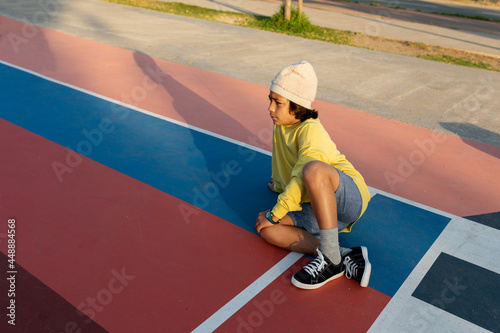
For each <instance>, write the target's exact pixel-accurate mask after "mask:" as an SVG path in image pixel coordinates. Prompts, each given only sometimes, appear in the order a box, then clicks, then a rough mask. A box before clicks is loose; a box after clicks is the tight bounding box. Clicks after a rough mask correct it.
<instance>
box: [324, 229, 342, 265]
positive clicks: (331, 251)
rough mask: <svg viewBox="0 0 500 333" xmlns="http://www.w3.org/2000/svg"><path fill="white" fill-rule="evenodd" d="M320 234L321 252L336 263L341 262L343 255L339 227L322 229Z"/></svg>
mask: <svg viewBox="0 0 500 333" xmlns="http://www.w3.org/2000/svg"><path fill="white" fill-rule="evenodd" d="M319 235H320V238H321V252H322V253H323V254H324V255H326V256H327V257H328V259H330V261H331V262H332V263H333V264H334V265H338V264H340V262H341V261H342V257H341V256H340V247H339V229H338V228H333V229H328V230H320V231H319Z"/></svg>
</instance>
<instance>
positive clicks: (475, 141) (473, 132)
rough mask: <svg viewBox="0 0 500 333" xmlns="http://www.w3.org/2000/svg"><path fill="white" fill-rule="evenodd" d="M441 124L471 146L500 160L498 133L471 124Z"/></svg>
mask: <svg viewBox="0 0 500 333" xmlns="http://www.w3.org/2000/svg"><path fill="white" fill-rule="evenodd" d="M439 124H440V125H441V126H442V127H443V128H444V129H446V130H448V131H450V132H453V133H455V134H456V135H458V136H459V137H460V138H462V140H463V142H464V143H466V144H468V145H469V146H471V147H474V148H476V149H477V150H480V151H483V152H485V153H487V154H489V155H491V156H493V157H496V158H499V159H500V135H499V134H498V133H495V132H492V131H490V130H487V129H484V128H481V127H479V126H476V125H473V124H469V123H453V122H439Z"/></svg>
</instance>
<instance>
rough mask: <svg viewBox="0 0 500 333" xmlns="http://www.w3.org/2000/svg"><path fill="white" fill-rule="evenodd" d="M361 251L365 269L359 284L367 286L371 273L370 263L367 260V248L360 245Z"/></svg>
mask: <svg viewBox="0 0 500 333" xmlns="http://www.w3.org/2000/svg"><path fill="white" fill-rule="evenodd" d="M361 252H362V253H363V258H364V259H365V271H364V272H363V277H362V278H361V281H360V282H359V284H360V285H361V287H368V282H370V275H371V274H372V264H370V262H369V261H368V249H367V248H366V247H364V246H361Z"/></svg>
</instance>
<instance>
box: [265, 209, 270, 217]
mask: <svg viewBox="0 0 500 333" xmlns="http://www.w3.org/2000/svg"><path fill="white" fill-rule="evenodd" d="M269 216H271V211H270V210H268V211H267V213H266V217H267V218H269Z"/></svg>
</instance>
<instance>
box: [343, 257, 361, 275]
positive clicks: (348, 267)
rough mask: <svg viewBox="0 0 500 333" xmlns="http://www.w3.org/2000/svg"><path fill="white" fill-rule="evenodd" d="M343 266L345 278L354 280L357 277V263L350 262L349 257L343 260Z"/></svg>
mask: <svg viewBox="0 0 500 333" xmlns="http://www.w3.org/2000/svg"><path fill="white" fill-rule="evenodd" d="M344 265H345V276H346V278H348V279H352V278H354V279H355V278H356V277H357V276H358V263H357V262H355V261H354V260H352V259H351V257H346V258H345V260H344Z"/></svg>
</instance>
